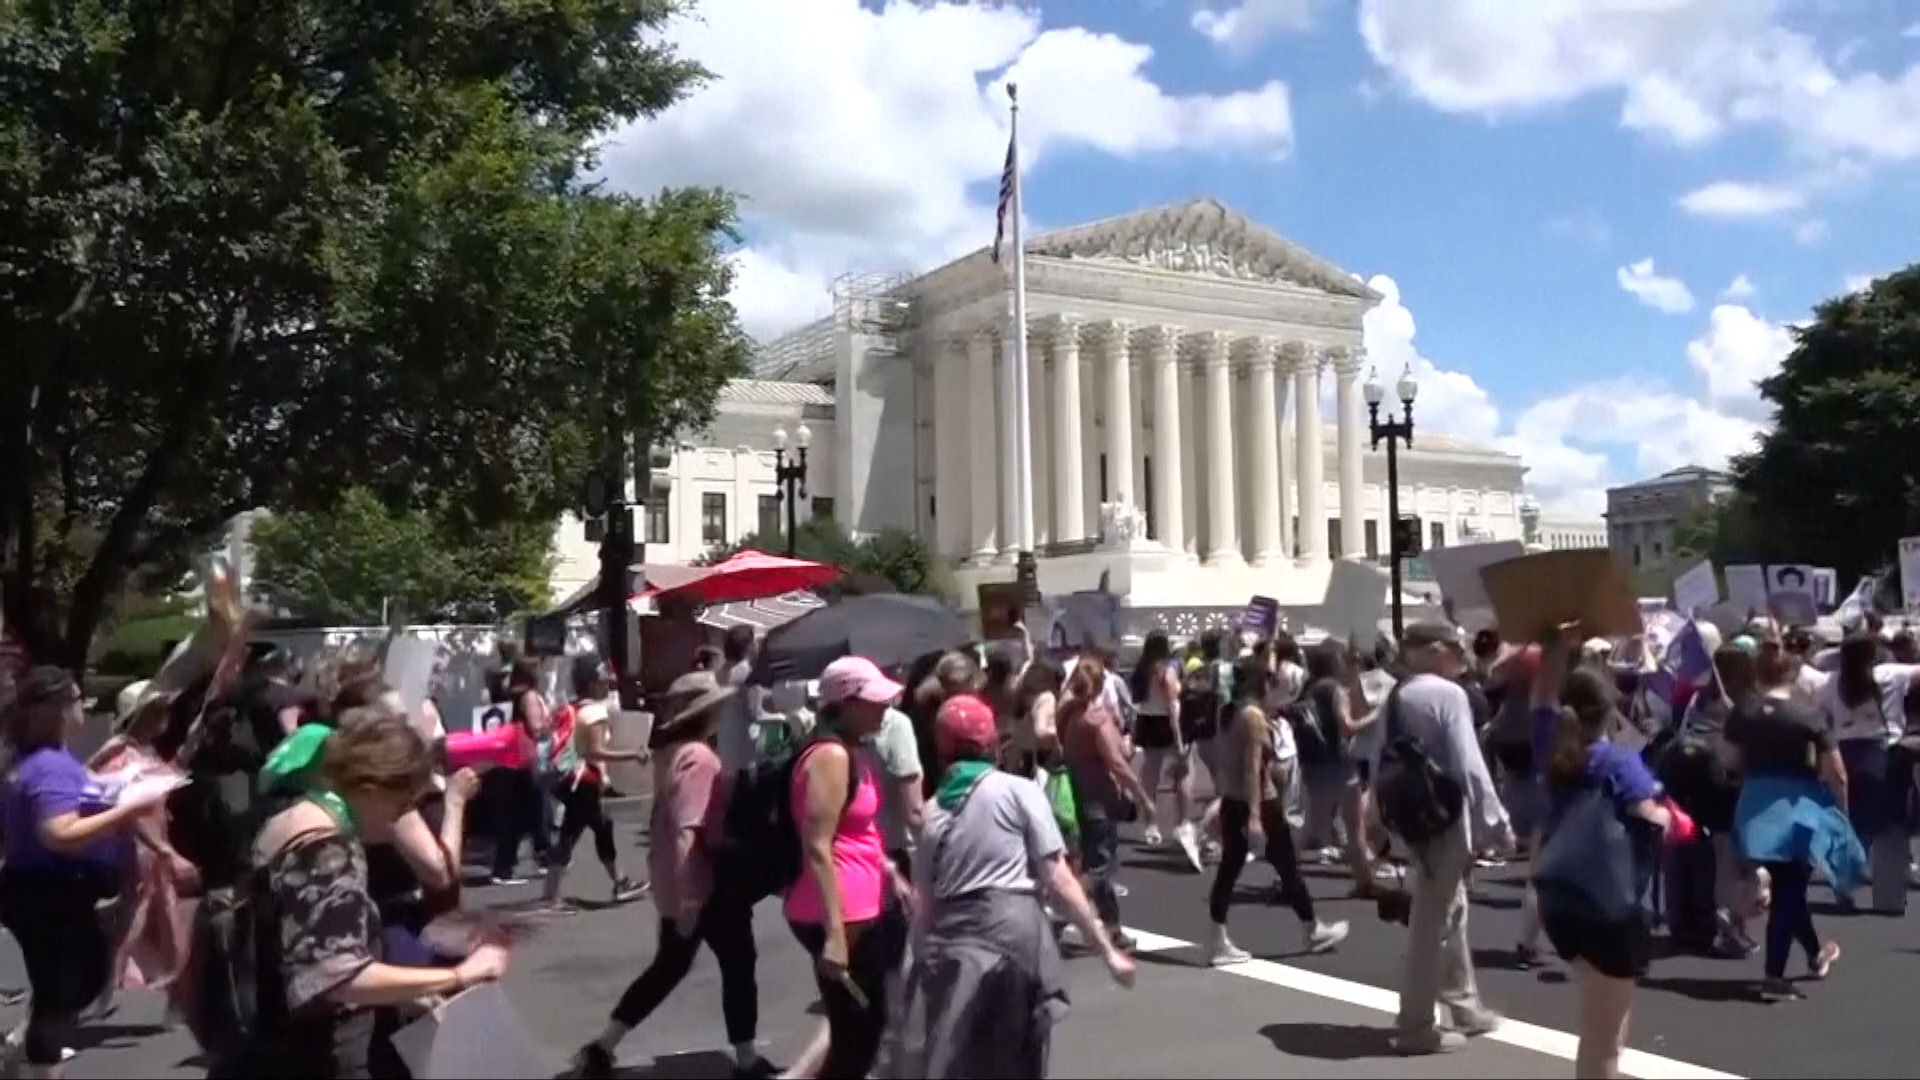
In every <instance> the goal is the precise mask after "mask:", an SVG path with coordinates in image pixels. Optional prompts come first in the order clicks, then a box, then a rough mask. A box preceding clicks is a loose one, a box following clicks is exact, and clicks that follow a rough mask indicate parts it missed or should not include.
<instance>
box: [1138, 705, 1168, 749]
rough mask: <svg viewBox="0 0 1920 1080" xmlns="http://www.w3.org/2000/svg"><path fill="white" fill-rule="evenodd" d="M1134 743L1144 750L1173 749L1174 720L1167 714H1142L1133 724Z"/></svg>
mask: <svg viewBox="0 0 1920 1080" xmlns="http://www.w3.org/2000/svg"><path fill="white" fill-rule="evenodd" d="M1133 742H1134V745H1136V746H1138V747H1139V748H1140V749H1142V750H1171V749H1173V718H1172V717H1170V716H1168V715H1167V714H1166V713H1141V714H1140V715H1139V716H1138V717H1136V718H1135V719H1134V722H1133Z"/></svg>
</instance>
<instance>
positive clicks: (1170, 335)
mask: <svg viewBox="0 0 1920 1080" xmlns="http://www.w3.org/2000/svg"><path fill="white" fill-rule="evenodd" d="M1135 342H1136V343H1137V345H1138V346H1139V347H1140V348H1141V349H1142V350H1144V351H1145V353H1146V356H1147V362H1146V365H1145V367H1144V368H1143V370H1144V371H1146V372H1147V373H1148V374H1147V378H1146V385H1147V386H1148V387H1149V388H1150V389H1149V391H1148V392H1149V393H1150V394H1151V395H1152V401H1153V526H1154V530H1155V534H1154V537H1153V539H1155V540H1157V541H1159V542H1160V543H1161V544H1163V545H1165V546H1166V547H1168V548H1170V549H1171V550H1174V551H1184V550H1186V547H1187V522H1186V502H1187V499H1186V484H1185V479H1184V478H1185V473H1186V472H1187V471H1188V467H1187V465H1186V463H1185V462H1184V461H1182V460H1181V458H1182V457H1183V456H1184V455H1183V454H1182V453H1181V442H1180V424H1181V420H1180V417H1181V411H1182V410H1181V397H1182V395H1181V393H1180V332H1179V331H1178V330H1175V329H1173V328H1172V327H1170V326H1149V327H1147V328H1146V329H1144V330H1141V331H1140V332H1139V334H1137V335H1136V336H1135Z"/></svg>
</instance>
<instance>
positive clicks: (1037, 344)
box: [933, 316, 1366, 567]
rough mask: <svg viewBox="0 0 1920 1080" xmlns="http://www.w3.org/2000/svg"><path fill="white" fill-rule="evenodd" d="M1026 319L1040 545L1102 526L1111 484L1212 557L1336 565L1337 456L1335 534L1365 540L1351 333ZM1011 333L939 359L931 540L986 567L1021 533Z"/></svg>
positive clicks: (951, 344)
mask: <svg viewBox="0 0 1920 1080" xmlns="http://www.w3.org/2000/svg"><path fill="white" fill-rule="evenodd" d="M1030 325H1031V329H1030V335H1031V336H1030V341H1031V349H1030V355H1031V356H1032V357H1033V362H1032V367H1031V370H1030V371H1029V373H1028V374H1029V379H1030V382H1029V383H1028V385H1027V386H1026V387H1025V388H1024V389H1025V390H1026V397H1027V398H1028V401H1029V406H1030V408H1031V409H1032V424H1033V432H1034V454H1033V456H1034V462H1033V468H1034V473H1035V476H1034V482H1033V495H1034V511H1035V513H1036V514H1037V515H1042V516H1044V521H1037V522H1036V529H1035V532H1036V540H1038V541H1039V543H1040V547H1041V548H1042V549H1043V550H1045V549H1047V548H1049V547H1059V546H1061V545H1069V546H1071V545H1077V544H1080V543H1082V542H1084V541H1088V540H1098V539H1101V537H1100V536H1099V528H1098V527H1097V526H1096V525H1095V523H1094V522H1093V521H1092V520H1091V518H1090V515H1091V514H1093V513H1095V502H1096V496H1100V499H1099V501H1105V502H1119V503H1125V504H1127V505H1128V506H1129V507H1130V508H1133V509H1147V507H1146V506H1145V505H1144V504H1145V503H1147V502H1151V503H1152V506H1151V508H1150V509H1151V511H1152V513H1151V517H1150V520H1151V523H1152V528H1151V536H1150V537H1148V538H1147V539H1151V540H1152V541H1153V542H1154V546H1156V547H1158V548H1160V549H1162V550H1164V551H1170V552H1173V553H1176V554H1184V555H1189V556H1191V555H1193V554H1201V555H1203V556H1204V559H1205V562H1206V563H1207V565H1209V566H1221V567H1236V566H1240V565H1243V564H1244V563H1245V562H1248V561H1250V562H1251V563H1252V564H1253V565H1254V566H1256V567H1271V566H1276V565H1279V564H1280V563H1282V562H1283V561H1285V560H1286V559H1288V558H1290V557H1295V556H1297V558H1298V560H1299V563H1300V565H1301V566H1302V567H1311V566H1314V565H1316V564H1319V565H1324V564H1325V562H1326V560H1327V558H1328V556H1329V554H1330V552H1329V547H1330V543H1329V538H1328V535H1327V531H1328V526H1327V519H1328V516H1329V513H1328V509H1329V508H1328V507H1327V505H1326V503H1327V502H1328V498H1327V495H1328V492H1327V488H1326V475H1325V473H1326V462H1325V460H1324V459H1325V458H1326V457H1334V458H1336V461H1337V464H1336V477H1337V479H1338V481H1339V483H1338V489H1339V495H1338V502H1339V507H1338V513H1339V515H1340V535H1339V536H1338V538H1336V539H1335V540H1334V541H1333V543H1334V544H1337V545H1338V546H1339V548H1340V549H1341V553H1342V554H1343V555H1360V554H1362V553H1363V552H1364V551H1365V535H1366V532H1365V520H1366V507H1365V501H1364V486H1363V485H1364V478H1363V476H1362V463H1363V455H1364V452H1365V438H1366V435H1365V428H1364V426H1363V425H1364V417H1363V415H1362V405H1361V402H1360V400H1359V374H1360V370H1361V368H1362V367H1363V366H1364V357H1363V354H1362V353H1361V352H1360V351H1359V350H1358V349H1357V348H1352V347H1347V346H1331V347H1329V346H1321V345H1318V344H1310V343H1308V342H1305V341H1302V340H1299V339H1291V340H1289V339H1286V338H1280V337H1274V336H1265V335H1256V334H1240V333H1225V332H1220V331H1212V330H1185V329H1181V328H1177V327H1173V326H1167V325H1160V324H1148V325H1139V324H1128V323H1125V322H1120V321H1105V322H1097V323H1091V324H1088V323H1082V322H1081V321H1079V320H1076V319H1073V318H1063V317H1057V316H1054V317H1047V318H1043V319H1037V320H1035V321H1034V322H1033V323H1032V324H1030ZM1000 341H1001V332H1000V330H999V329H998V328H983V329H981V330H979V331H977V332H971V333H966V332H963V333H959V334H954V335H951V336H948V337H946V338H944V339H943V344H942V346H941V361H940V363H939V364H938V365H937V366H936V370H935V371H934V374H933V377H934V396H935V398H936V400H937V401H938V403H939V407H938V413H937V416H936V420H935V423H936V441H935V447H934V453H935V469H936V475H935V478H934V498H935V500H936V505H937V507H938V512H937V516H936V525H935V528H936V530H937V539H938V543H939V546H940V550H941V551H942V552H943V553H945V554H949V555H952V556H955V557H962V556H965V557H970V558H971V559H972V560H973V561H974V562H975V563H977V564H979V565H988V564H991V563H993V562H995V561H996V560H1003V559H1004V558H1005V557H1006V556H1007V554H1008V552H1007V551H1005V550H1003V549H1004V548H1006V546H1007V545H1009V544H1011V543H1012V542H1013V541H1014V538H1013V537H1012V536H1010V535H1006V530H1005V521H1006V515H1005V514H1003V512H1002V507H1001V501H1002V499H1003V497H1004V496H1005V495H1006V494H1007V492H1008V490H1009V489H1010V488H1011V487H1012V486H1013V480H1014V478H1013V477H1012V476H1011V475H1010V474H1008V473H1007V472H1006V470H1007V469H1011V468H1012V467H1013V465H1014V462H1013V460H1012V458H1011V456H1010V451H1009V450H1007V449H1006V447H1005V445H1004V441H1003V440H1002V439H1001V438H1000V431H1001V428H1002V427H1003V426H1004V423H1005V421H1006V419H1007V418H1008V417H1007V415H1006V410H1007V409H1009V408H1011V407H1013V406H1012V405H1011V404H1010V403H1009V402H1007V401H1006V400H1004V399H1005V395H1006V394H1007V393H1008V392H1009V388H1008V387H1006V386H1005V385H1004V383H1005V380H1004V379H1003V378H1000V377H997V376H999V375H1000V374H1001V372H1000V365H999V364H998V363H997V359H996V354H997V352H998V350H999V348H1000ZM1083 352H1084V354H1085V355H1084V357H1083ZM1083 364H1084V365H1085V366H1084V367H1083ZM1323 366H1325V367H1330V368H1332V371H1333V375H1334V377H1335V378H1336V379H1337V380H1338V382H1337V383H1336V388H1337V389H1336V401H1337V406H1336V416H1335V420H1336V421H1337V428H1338V431H1337V434H1336V438H1335V445H1334V447H1332V448H1331V453H1330V452H1329V448H1328V447H1326V446H1325V443H1324V430H1325V429H1324V428H1323V427H1322V425H1321V412H1322V410H1321V404H1320V401H1321V399H1320V373H1321V370H1322V367H1323ZM1088 379H1091V380H1093V382H1094V385H1093V386H1087V385H1086V380H1088ZM1095 398H1097V399H1098V400H1097V401H1096V400H1094V399H1095ZM1289 414H1291V422H1289ZM1096 419H1097V422H1098V426H1099V429H1100V430H1099V434H1098V436H1097V437H1096V436H1095V434H1094V432H1093V431H1092V430H1091V429H1092V428H1093V427H1094V426H1095V423H1096ZM942 421H948V422H945V423H942ZM1142 442H1144V443H1147V444H1149V445H1147V446H1144V447H1143V446H1141V445H1140V444H1141V443H1142ZM1095 454H1097V455H1100V457H1090V455H1095ZM1101 458H1104V460H1105V468H1106V485H1105V491H1104V494H1103V495H1102V493H1101V492H1099V491H1098V490H1097V488H1098V483H1099V481H1098V478H1099V475H1100V473H1099V469H1098V463H1099V461H1100V460H1101ZM1149 474H1150V475H1149ZM1123 535H1125V534H1123ZM1109 539H1111V538H1109ZM1131 542H1134V543H1137V542H1138V540H1137V539H1136V540H1134V541H1131Z"/></svg>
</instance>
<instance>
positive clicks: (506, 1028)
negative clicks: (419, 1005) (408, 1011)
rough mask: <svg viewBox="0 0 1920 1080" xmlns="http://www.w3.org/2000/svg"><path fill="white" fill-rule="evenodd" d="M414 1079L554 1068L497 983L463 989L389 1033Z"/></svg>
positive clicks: (523, 1077)
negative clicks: (428, 1011)
mask: <svg viewBox="0 0 1920 1080" xmlns="http://www.w3.org/2000/svg"><path fill="white" fill-rule="evenodd" d="M393 1048H394V1050H395V1051H396V1052H397V1053H398V1054H399V1055H400V1060H401V1061H403V1062H405V1063H406V1066H407V1070H408V1071H409V1072H411V1073H412V1074H413V1075H414V1076H415V1077H417V1078H418V1080H456V1078H459V1077H468V1076H490V1077H495V1078H496V1080H547V1078H548V1077H550V1076H552V1075H553V1074H554V1073H555V1071H556V1068H555V1066H556V1062H554V1061H552V1060H550V1059H549V1058H548V1056H547V1054H546V1053H545V1052H543V1051H542V1050H541V1048H540V1046H539V1044H537V1043H535V1042H534V1040H533V1035H532V1034H531V1033H530V1032H529V1031H528V1030H527V1025H526V1022H525V1021H523V1020H521V1019H520V1012H519V1010H518V1009H515V1008H514V1007H513V1002H511V1001H509V1000H507V995H506V991H504V990H502V989H500V984H499V983H486V984H484V985H481V986H476V987H474V988H473V989H471V990H467V991H464V992H462V993H460V994H459V995H457V996H455V997H453V998H451V999H450V1000H448V1001H447V1002H445V1003H444V1004H442V1005H440V1006H438V1007H437V1008H435V1009H434V1010H433V1011H432V1012H430V1013H428V1014H427V1015H425V1016H423V1017H421V1018H420V1019H418V1020H415V1021H414V1022H413V1023H411V1024H408V1025H407V1026H406V1027H403V1028H401V1029H400V1030H399V1031H397V1032H395V1033H394V1035H393Z"/></svg>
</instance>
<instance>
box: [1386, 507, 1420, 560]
mask: <svg viewBox="0 0 1920 1080" xmlns="http://www.w3.org/2000/svg"><path fill="white" fill-rule="evenodd" d="M1393 550H1395V551H1397V552H1399V553H1400V557H1401V558H1403V559H1411V558H1413V557H1414V556H1416V555H1419V554H1420V553H1421V552H1422V551H1425V550H1426V548H1425V545H1423V544H1422V543H1421V538H1420V515H1418V514H1402V515H1400V517H1399V518H1397V519H1396V520H1395V521H1394V523H1393Z"/></svg>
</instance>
